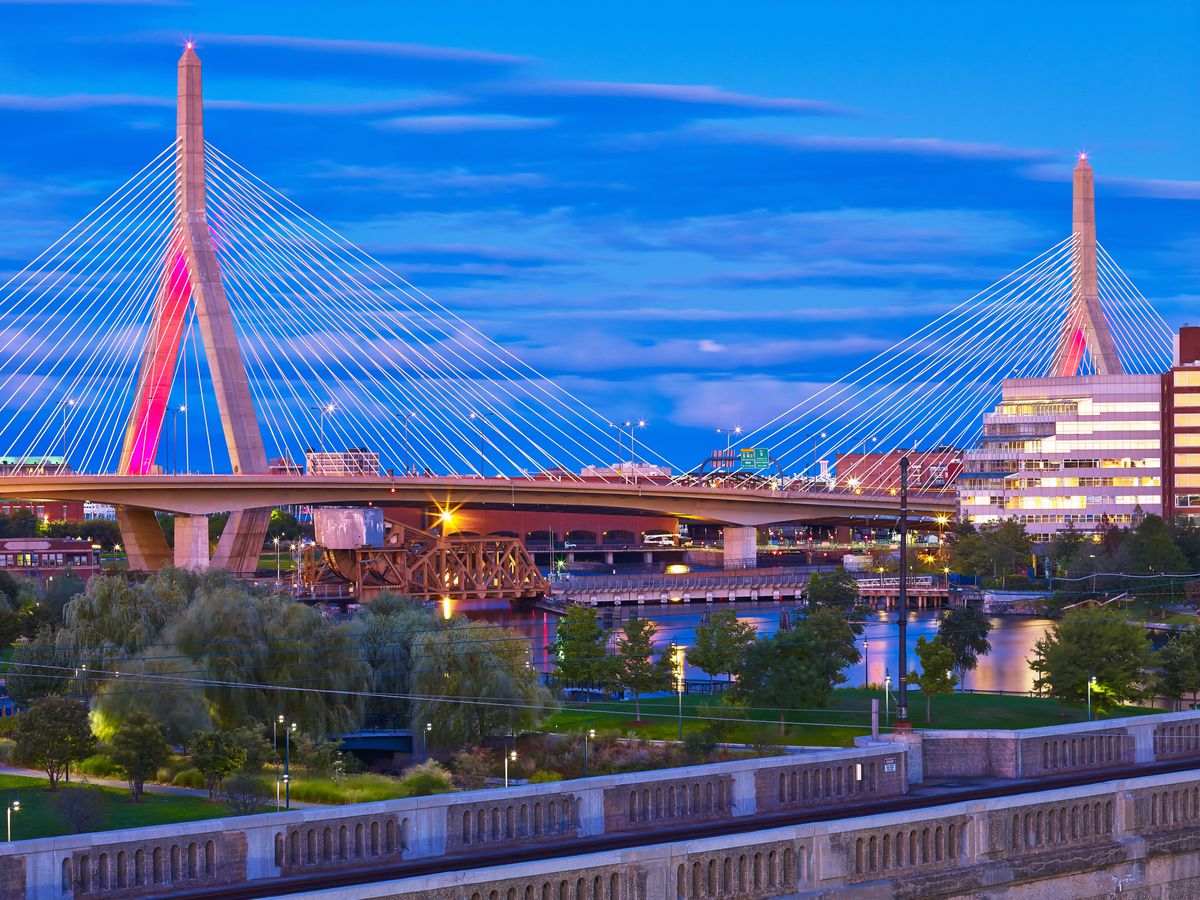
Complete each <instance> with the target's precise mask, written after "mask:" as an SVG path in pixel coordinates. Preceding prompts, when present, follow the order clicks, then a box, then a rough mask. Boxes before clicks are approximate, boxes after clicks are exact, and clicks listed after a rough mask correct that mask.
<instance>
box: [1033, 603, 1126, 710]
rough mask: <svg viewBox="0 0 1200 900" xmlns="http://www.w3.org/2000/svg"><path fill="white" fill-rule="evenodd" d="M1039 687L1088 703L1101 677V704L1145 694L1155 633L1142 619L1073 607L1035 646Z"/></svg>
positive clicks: (1096, 696) (1097, 692) (1098, 689)
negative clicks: (1151, 636)
mask: <svg viewBox="0 0 1200 900" xmlns="http://www.w3.org/2000/svg"><path fill="white" fill-rule="evenodd" d="M1033 650H1034V657H1033V659H1032V660H1030V661H1029V666H1030V668H1031V669H1033V671H1034V672H1035V673H1037V677H1036V678H1035V680H1034V688H1035V689H1036V690H1039V691H1045V692H1047V693H1048V694H1049V695H1050V696H1051V697H1056V698H1057V699H1059V700H1061V701H1063V702H1064V703H1082V702H1083V701H1084V699H1085V697H1086V696H1087V693H1088V682H1089V680H1090V679H1091V678H1093V677H1094V678H1095V679H1096V686H1095V688H1094V689H1093V691H1092V700H1093V703H1095V704H1096V705H1097V706H1098V707H1099V708H1106V707H1107V706H1108V704H1109V703H1118V704H1119V703H1124V702H1125V701H1127V700H1131V699H1134V698H1136V697H1141V696H1143V695H1144V693H1145V690H1144V687H1145V685H1146V681H1147V673H1146V668H1147V665H1148V663H1149V659H1150V639H1149V638H1148V637H1147V636H1146V631H1145V629H1144V628H1142V626H1141V625H1139V624H1137V623H1134V622H1130V621H1128V620H1126V619H1125V618H1124V617H1123V616H1120V615H1117V614H1114V613H1113V612H1111V611H1109V610H1106V609H1100V608H1098V607H1079V608H1077V609H1073V610H1071V611H1070V612H1069V613H1067V615H1066V616H1065V617H1064V618H1063V619H1062V621H1061V622H1058V623H1057V624H1056V625H1055V626H1054V627H1053V628H1052V629H1051V630H1050V632H1049V633H1047V634H1046V635H1045V636H1044V637H1042V638H1040V639H1039V640H1038V642H1037V643H1036V644H1034V647H1033Z"/></svg>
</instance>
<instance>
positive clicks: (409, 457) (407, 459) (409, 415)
mask: <svg viewBox="0 0 1200 900" xmlns="http://www.w3.org/2000/svg"><path fill="white" fill-rule="evenodd" d="M401 416H402V421H403V422H404V474H406V475H411V474H412V473H413V469H414V465H413V452H412V442H411V441H409V439H408V425H409V423H410V422H412V420H413V419H415V418H416V417H417V414H416V413H415V412H411V411H405V412H403V413H401Z"/></svg>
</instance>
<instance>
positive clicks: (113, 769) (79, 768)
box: [75, 753, 124, 778]
mask: <svg viewBox="0 0 1200 900" xmlns="http://www.w3.org/2000/svg"><path fill="white" fill-rule="evenodd" d="M75 771H76V772H80V773H82V774H84V775H89V776H91V777H92V778H121V777H122V776H123V774H124V773H122V772H121V770H120V769H119V768H118V767H117V764H116V763H114V762H113V761H112V760H111V759H110V758H109V757H108V755H107V754H105V753H97V754H95V755H93V756H89V757H87V758H86V759H84V760H82V761H81V762H79V763H77V764H76V765H75Z"/></svg>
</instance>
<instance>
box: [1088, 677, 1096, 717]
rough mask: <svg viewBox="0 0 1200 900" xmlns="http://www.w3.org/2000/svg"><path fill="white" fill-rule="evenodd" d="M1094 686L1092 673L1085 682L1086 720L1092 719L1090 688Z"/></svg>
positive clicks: (1094, 678) (1094, 680) (1094, 681)
mask: <svg viewBox="0 0 1200 900" xmlns="http://www.w3.org/2000/svg"><path fill="white" fill-rule="evenodd" d="M1095 686H1096V676H1095V675H1093V676H1092V677H1091V678H1089V679H1088V683H1087V709H1088V717H1087V720H1088V721H1089V722H1090V721H1092V689H1093V688H1094V687H1095Z"/></svg>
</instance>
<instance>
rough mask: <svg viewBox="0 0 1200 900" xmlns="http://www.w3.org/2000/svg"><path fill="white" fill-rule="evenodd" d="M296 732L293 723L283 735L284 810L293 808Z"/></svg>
mask: <svg viewBox="0 0 1200 900" xmlns="http://www.w3.org/2000/svg"><path fill="white" fill-rule="evenodd" d="M295 730H296V723H295V722H292V723H291V724H289V725H288V727H287V730H286V731H285V732H284V733H283V746H284V752H283V808H284V809H291V808H292V774H291V772H292V732H294V731H295Z"/></svg>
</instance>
